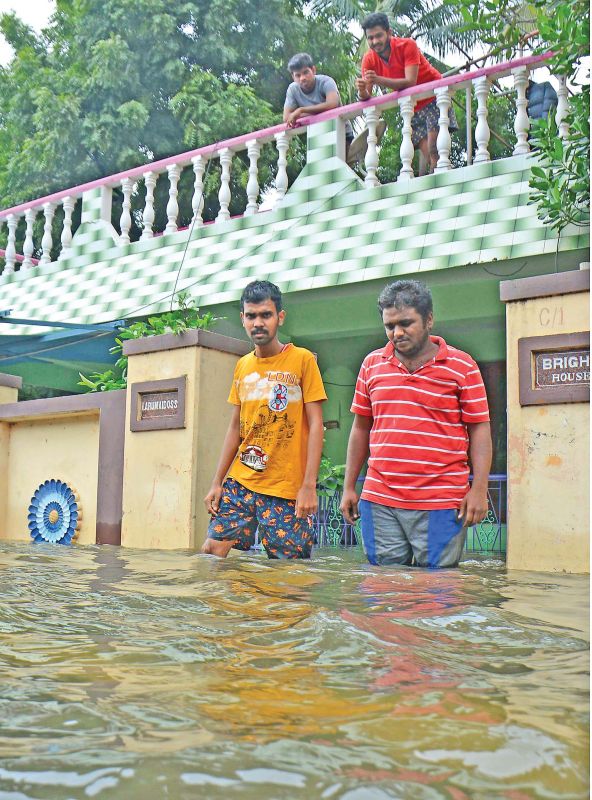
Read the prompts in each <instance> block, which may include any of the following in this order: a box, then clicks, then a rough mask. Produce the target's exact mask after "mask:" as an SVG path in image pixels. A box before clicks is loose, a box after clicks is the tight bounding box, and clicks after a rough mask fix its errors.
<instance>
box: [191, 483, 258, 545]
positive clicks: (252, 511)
mask: <svg viewBox="0 0 592 800" xmlns="http://www.w3.org/2000/svg"><path fill="white" fill-rule="evenodd" d="M222 488H223V491H222V497H221V498H220V507H219V509H218V513H217V514H216V516H214V517H212V519H211V520H210V524H209V525H208V538H207V539H206V540H205V542H204V544H203V546H202V548H201V552H202V553H204V554H207V555H214V556H219V557H220V558H226V556H227V555H228V553H229V552H230V550H231V549H232V548H233V547H235V548H236V549H237V550H250V549H251V547H253V545H254V544H255V532H256V530H257V519H256V508H255V498H256V497H257V495H256V493H255V492H251V491H250V490H249V489H246V488H245V487H244V486H243V485H242V484H240V483H238V481H235V480H234V479H233V478H227V479H226V480H225V481H224V484H223V487H222Z"/></svg>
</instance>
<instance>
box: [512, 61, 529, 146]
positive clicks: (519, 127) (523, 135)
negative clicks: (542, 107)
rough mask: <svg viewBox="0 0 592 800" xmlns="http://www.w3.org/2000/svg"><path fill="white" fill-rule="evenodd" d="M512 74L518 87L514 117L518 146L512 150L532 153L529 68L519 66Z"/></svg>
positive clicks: (515, 85)
mask: <svg viewBox="0 0 592 800" xmlns="http://www.w3.org/2000/svg"><path fill="white" fill-rule="evenodd" d="M512 75H513V76H514V88H515V89H516V118H515V119H514V132H515V134H516V146H515V147H514V150H513V151H512V152H513V154H514V155H515V156H521V155H526V153H530V145H529V144H528V130H529V128H530V119H529V118H528V113H527V110H526V107H527V105H528V100H527V99H526V88H527V86H528V70H527V69H526V67H517V68H516V69H513V70H512Z"/></svg>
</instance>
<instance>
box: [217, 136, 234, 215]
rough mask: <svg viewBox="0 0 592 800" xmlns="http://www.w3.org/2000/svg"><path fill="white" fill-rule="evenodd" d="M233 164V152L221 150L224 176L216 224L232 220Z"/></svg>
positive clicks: (221, 178) (221, 164) (225, 149)
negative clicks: (229, 208) (231, 175)
mask: <svg viewBox="0 0 592 800" xmlns="http://www.w3.org/2000/svg"><path fill="white" fill-rule="evenodd" d="M231 164H232V150H231V149H230V148H229V147H225V148H224V150H220V166H221V167H222V174H221V175H220V191H219V192H218V200H219V201H220V211H219V212H218V216H217V217H216V222H225V221H226V220H227V219H230V211H229V210H228V206H229V205H230V201H231V199H232V195H231V193H230V167H231Z"/></svg>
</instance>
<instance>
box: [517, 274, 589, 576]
mask: <svg viewBox="0 0 592 800" xmlns="http://www.w3.org/2000/svg"><path fill="white" fill-rule="evenodd" d="M565 274H567V273H565ZM549 277H550V278H553V279H559V278H560V276H559V275H557V276H549ZM527 280H528V279H527ZM515 283H519V282H515ZM556 283H557V280H556ZM502 299H504V297H503V290H502ZM589 301H590V295H589V291H575V292H571V293H569V294H553V295H548V296H543V297H532V298H528V299H521V300H514V301H510V302H507V306H506V321H507V365H508V553H507V564H508V567H509V568H511V569H526V570H540V571H548V572H588V571H589V560H590V531H589V519H590V516H589V509H590V470H589V465H590V456H589V452H590V451H589V448H590V417H589V412H590V406H589V403H582V402H580V403H558V404H549V405H540V406H535V405H533V406H521V405H520V399H519V374H518V340H519V339H520V338H523V337H531V336H548V335H556V334H568V333H579V332H581V331H589V330H590V321H589Z"/></svg>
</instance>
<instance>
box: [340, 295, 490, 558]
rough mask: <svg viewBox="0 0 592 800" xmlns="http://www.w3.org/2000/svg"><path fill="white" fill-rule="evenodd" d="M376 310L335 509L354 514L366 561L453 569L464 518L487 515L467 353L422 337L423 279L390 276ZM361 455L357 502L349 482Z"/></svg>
mask: <svg viewBox="0 0 592 800" xmlns="http://www.w3.org/2000/svg"><path fill="white" fill-rule="evenodd" d="M378 309H379V311H380V313H381V315H382V322H383V324H384V328H385V331H386V335H387V338H388V340H389V341H388V344H387V345H386V347H384V348H382V349H380V350H375V351H374V352H372V353H370V354H369V355H367V356H366V358H365V359H364V361H363V363H362V366H361V368H360V373H359V375H358V380H357V383H356V389H355V394H354V399H353V403H352V407H351V411H352V413H353V414H355V417H354V423H353V427H352V430H351V434H350V437H349V443H348V448H347V466H346V472H345V485H344V491H343V499H342V504H341V511H342V513H343V515H344V517H345V518H346V520H347V521H348V522H350V523H354V522H355V521H356V520H357V519H358V518H359V517H360V516H361V519H362V538H363V541H364V549H365V551H366V555H367V557H368V560H369V561H370V562H371V563H372V564H405V565H410V564H415V565H417V566H422V567H455V566H457V565H458V562H459V560H460V556H461V553H462V549H463V546H464V542H465V537H466V529H467V526H469V525H475V524H477V523H478V522H481V520H482V519H483V518H484V517H485V516H486V514H487V481H488V476H489V469H490V466H491V431H490V426H489V410H488V406H487V397H486V395H485V387H484V386H483V380H482V378H481V374H480V372H479V368H478V367H477V364H476V363H475V361H474V360H473V359H472V358H471V356H469V355H468V354H467V353H463V351H462V350H457V349H456V348H455V347H451V346H450V345H447V344H446V342H445V341H444V339H442V338H441V337H439V336H432V335H431V330H432V326H433V322H434V317H433V310H432V295H431V292H430V290H429V289H428V287H427V286H424V284H422V283H420V282H419V281H412V280H402V281H397V282H396V283H392V284H390V285H389V286H387V287H386V288H385V289H384V290H383V291H382V292H381V294H380V297H379V298H378ZM368 455H369V456H370V457H369V459H368V471H367V474H366V479H365V481H364V488H363V490H362V494H361V499H360V500H359V501H358V495H357V493H356V490H355V483H356V479H357V477H358V475H359V474H360V470H361V468H362V466H363V464H364V462H365V461H366V458H367V457H368ZM469 456H470V460H471V465H472V469H473V483H472V486H469V465H468V458H469Z"/></svg>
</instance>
